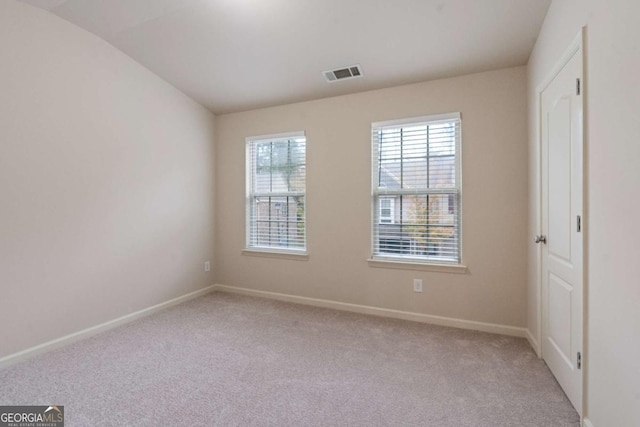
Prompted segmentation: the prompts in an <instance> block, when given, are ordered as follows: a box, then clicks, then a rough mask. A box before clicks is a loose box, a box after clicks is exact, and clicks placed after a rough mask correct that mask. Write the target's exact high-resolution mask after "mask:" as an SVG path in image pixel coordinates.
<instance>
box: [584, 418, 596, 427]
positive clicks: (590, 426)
mask: <svg viewBox="0 0 640 427" xmlns="http://www.w3.org/2000/svg"><path fill="white" fill-rule="evenodd" d="M582 426H583V427H594V426H593V424H592V423H591V421H589V419H588V418H585V419H583V420H582Z"/></svg>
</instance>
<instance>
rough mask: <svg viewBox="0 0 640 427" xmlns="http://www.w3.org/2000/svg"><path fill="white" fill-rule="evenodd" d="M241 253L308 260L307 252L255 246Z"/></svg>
mask: <svg viewBox="0 0 640 427" xmlns="http://www.w3.org/2000/svg"><path fill="white" fill-rule="evenodd" d="M242 255H247V256H257V257H263V258H281V259H292V260H295V261H307V260H309V254H308V253H307V252H293V251H288V252H285V251H277V250H272V249H265V250H259V249H256V248H251V249H243V250H242Z"/></svg>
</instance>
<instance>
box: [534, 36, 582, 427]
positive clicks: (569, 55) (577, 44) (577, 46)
mask: <svg viewBox="0 0 640 427" xmlns="http://www.w3.org/2000/svg"><path fill="white" fill-rule="evenodd" d="M585 38H586V26H584V27H581V28H580V31H579V32H578V34H577V35H576V36H575V37H574V39H573V40H572V41H571V43H570V44H569V46H568V47H567V48H566V49H565V51H564V53H563V54H562V56H561V57H560V58H559V60H558V61H557V62H556V64H555V66H554V67H553V68H552V69H551V72H550V73H549V75H548V76H547V78H546V79H545V80H543V81H542V83H541V84H540V85H538V87H537V88H536V91H537V93H536V98H535V101H536V103H537V105H536V108H535V109H534V111H535V112H536V115H537V117H536V121H537V122H536V125H537V131H538V134H537V137H536V143H537V147H536V148H537V150H536V155H537V159H536V160H537V161H536V174H537V176H536V192H537V194H536V196H537V203H538V209H537V212H536V234H544V233H542V176H543V171H542V138H543V134H542V93H543V92H544V90H545V89H546V88H547V87H548V86H549V85H550V84H551V83H552V82H553V80H554V79H555V78H556V76H557V75H558V74H559V73H560V72H561V71H562V70H563V69H564V67H565V66H566V65H567V64H568V63H569V61H571V59H573V57H574V55H575V54H576V53H578V52H580V54H581V56H582V63H581V64H580V65H581V69H582V73H581V74H582V75H581V92H580V95H581V99H582V105H583V107H582V108H583V114H584V111H585V108H586V101H585V99H586V96H585V90H586V84H585V80H586V79H585V77H586V73H585V69H586V64H585V57H586V54H585V52H584V46H585ZM586 122H587V119H586V117H585V116H584V115H583V121H582V150H583V151H582V152H583V159H582V162H583V166H582V167H583V170H582V175H583V177H582V178H583V184H582V185H583V188H582V191H583V212H582V217H583V219H584V218H585V216H586V205H585V204H584V201H585V200H586V197H585V194H586V190H587V179H586V176H585V171H586V167H585V166H584V162H585V160H586V156H584V147H585V141H586V140H587V137H588V135H587V128H586ZM582 231H583V233H585V235H586V233H587V230H586V227H585V222H584V221H583V228H582ZM582 246H583V257H582V259H583V264H582V268H583V274H582V289H583V292H582V353H583V359H584V357H585V356H586V357H588V354H586V353H587V350H586V346H585V342H586V341H585V337H586V336H587V325H588V322H587V317H588V316H587V310H588V304H587V300H586V296H587V294H588V291H587V275H586V274H584V272H585V271H586V269H587V268H588V259H587V257H586V254H587V251H586V239H583V243H582ZM536 261H537V263H538V264H537V267H538V268H537V269H536V288H537V289H536V291H537V294H538V307H537V313H536V317H537V318H536V321H537V326H538V333H537V340H536V341H535V342H536V343H537V346H536V347H534V349H535V350H536V352H537V353H538V357H540V358H542V345H543V338H542V332H543V331H542V310H543V297H542V246H541V245H538V248H537V250H536ZM531 339H533V336H531ZM531 339H530V341H531ZM586 370H587V369H586V365H585V368H583V369H582V390H581V394H582V396H581V406H582V407H581V408H580V411H579V414H580V417H582V415H583V414H584V413H585V412H586V411H587V381H586V376H587V374H586ZM583 425H584V426H589V427H593V425H592V424H591V422H590V421H589V420H587V419H583Z"/></svg>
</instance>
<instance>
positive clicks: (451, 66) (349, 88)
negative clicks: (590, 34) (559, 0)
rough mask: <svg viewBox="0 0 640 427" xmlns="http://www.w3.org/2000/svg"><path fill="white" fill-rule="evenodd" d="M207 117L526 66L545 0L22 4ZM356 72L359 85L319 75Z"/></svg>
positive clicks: (53, 0) (77, 0)
mask: <svg viewBox="0 0 640 427" xmlns="http://www.w3.org/2000/svg"><path fill="white" fill-rule="evenodd" d="M21 1H23V2H25V3H29V4H32V5H34V6H37V7H40V8H42V9H46V10H48V11H50V12H51V13H53V14H55V15H57V16H59V17H61V18H63V19H66V20H67V21H70V22H72V23H74V24H76V25H78V26H80V27H82V28H84V29H86V30H88V31H90V32H92V33H94V34H96V35H98V36H99V37H101V38H103V39H104V40H106V41H108V42H109V43H111V44H112V45H114V46H115V47H117V48H118V49H120V50H122V51H123V52H125V53H126V54H128V55H129V56H131V57H132V58H133V59H135V60H136V61H138V62H140V63H141V64H143V65H145V66H146V67H147V68H149V69H150V70H152V71H153V72H155V73H156V74H158V75H159V76H161V77H162V78H164V79H165V80H167V81H168V82H170V83H171V84H173V85H174V86H176V87H177V88H178V89H180V90H182V91H183V92H184V93H186V94H187V95H189V96H191V97H192V98H193V99H195V100H196V101H198V102H199V103H201V104H203V105H204V106H206V107H207V108H209V109H210V110H211V111H213V112H214V113H218V114H220V113H227V112H233V111H242V110H248V109H253V108H258V107H266V106H272V105H279V104H286V103H290V102H297V101H305V100H311V99H317V98H324V97H328V96H335V95H341V94H348V93H355V92H361V91H365V90H371V89H378V88H383V87H389V86H396V85H400V84H406V83H414V82H418V81H424V80H431V79H436V78H442V77H450V76H455V75H462V74H468V73H474V72H480V71H487V70H492V69H497V68H503V67H510V66H517V65H523V64H525V63H526V62H527V60H528V58H529V54H530V53H531V49H532V48H533V45H534V43H535V40H536V37H537V35H538V31H539V30H540V26H541V25H542V21H543V19H544V16H545V14H546V11H547V8H548V7H549V3H550V2H551V0H21ZM354 64H359V65H360V66H361V67H362V70H363V77H360V78H355V79H349V80H344V81H337V82H333V83H327V82H326V81H325V79H324V77H323V75H322V71H325V70H330V69H334V68H342V67H345V66H350V65H354Z"/></svg>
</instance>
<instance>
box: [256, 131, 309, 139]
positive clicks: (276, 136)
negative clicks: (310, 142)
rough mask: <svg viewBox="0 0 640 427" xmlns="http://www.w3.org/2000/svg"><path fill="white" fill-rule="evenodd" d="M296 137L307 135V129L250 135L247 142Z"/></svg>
mask: <svg viewBox="0 0 640 427" xmlns="http://www.w3.org/2000/svg"><path fill="white" fill-rule="evenodd" d="M296 137H305V138H306V134H305V131H303V130H301V131H297V132H284V133H274V134H271V135H257V136H248V137H246V138H245V142H264V141H272V140H274V139H287V138H296Z"/></svg>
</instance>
